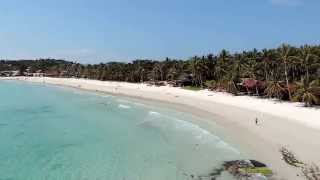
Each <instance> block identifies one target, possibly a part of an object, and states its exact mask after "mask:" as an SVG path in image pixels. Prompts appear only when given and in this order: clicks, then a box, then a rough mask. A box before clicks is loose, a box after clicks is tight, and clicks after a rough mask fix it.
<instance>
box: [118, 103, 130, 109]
mask: <svg viewBox="0 0 320 180" xmlns="http://www.w3.org/2000/svg"><path fill="white" fill-rule="evenodd" d="M118 107H119V108H122V109H131V106H128V105H124V104H119V105H118Z"/></svg>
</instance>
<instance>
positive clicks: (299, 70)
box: [0, 44, 320, 106]
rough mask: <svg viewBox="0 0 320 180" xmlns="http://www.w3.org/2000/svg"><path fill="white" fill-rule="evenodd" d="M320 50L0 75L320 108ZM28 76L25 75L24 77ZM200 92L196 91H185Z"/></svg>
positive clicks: (50, 63) (10, 66)
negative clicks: (155, 86) (211, 93)
mask: <svg viewBox="0 0 320 180" xmlns="http://www.w3.org/2000/svg"><path fill="white" fill-rule="evenodd" d="M319 57H320V46H319V45H314V46H309V45H304V46H301V47H293V46H290V45H287V44H283V45H281V46H280V47H278V48H275V49H263V50H261V51H259V50H257V49H253V50H251V51H243V52H241V53H240V52H237V53H233V54H232V53H230V52H228V51H227V50H222V51H221V52H220V53H218V54H216V55H214V54H208V55H204V56H194V57H192V58H190V59H188V60H179V59H169V58H166V59H165V60H163V61H157V60H134V61H132V62H129V63H125V62H108V63H100V64H80V63H76V62H68V61H64V60H55V59H40V60H22V61H8V60H2V61H0V71H7V70H16V71H17V70H18V71H20V72H21V73H24V74H27V75H30V73H34V72H39V70H41V72H43V73H46V74H47V75H49V76H53V77H75V78H89V79H97V80H102V81H107V80H108V81H126V82H147V81H150V82H157V81H170V82H171V83H173V84H174V85H176V86H194V87H201V88H202V87H206V88H209V89H211V90H215V91H225V92H230V93H232V94H234V95H241V94H247V95H254V96H261V97H268V98H278V99H280V100H288V101H300V102H304V103H305V105H306V106H313V105H320V100H319V99H320V83H319V82H320V58H319ZM25 72H27V73H25ZM186 88H187V89H192V90H196V89H197V88H191V87H186Z"/></svg>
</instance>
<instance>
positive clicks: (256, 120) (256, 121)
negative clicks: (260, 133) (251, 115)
mask: <svg viewBox="0 0 320 180" xmlns="http://www.w3.org/2000/svg"><path fill="white" fill-rule="evenodd" d="M255 123H256V125H258V123H259V122H258V118H257V117H256V119H255Z"/></svg>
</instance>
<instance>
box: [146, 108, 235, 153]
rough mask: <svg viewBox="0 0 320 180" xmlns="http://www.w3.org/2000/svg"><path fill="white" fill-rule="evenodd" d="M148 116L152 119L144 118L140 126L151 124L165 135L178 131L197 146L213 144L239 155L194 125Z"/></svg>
mask: <svg viewBox="0 0 320 180" xmlns="http://www.w3.org/2000/svg"><path fill="white" fill-rule="evenodd" d="M148 114H149V115H150V116H152V117H151V118H146V119H145V120H144V121H143V122H142V123H141V124H146V123H151V124H149V126H150V125H151V126H152V127H156V128H159V129H160V130H162V131H164V132H165V133H174V132H176V131H179V132H180V133H181V134H183V135H184V134H185V135H186V137H187V136H191V138H194V140H195V141H196V142H199V144H215V147H217V148H221V149H228V150H230V151H232V152H234V153H236V154H240V152H239V151H238V150H237V149H235V148H234V147H232V146H231V145H230V144H228V143H226V142H225V141H223V140H222V139H221V138H219V137H218V136H216V135H214V134H212V133H211V132H209V131H207V130H205V129H203V128H201V127H200V126H198V125H196V124H194V123H191V122H188V121H185V120H181V119H178V118H175V117H171V116H167V115H163V114H161V113H159V112H155V111H149V113H148ZM172 128H173V129H172ZM170 129H171V130H170Z"/></svg>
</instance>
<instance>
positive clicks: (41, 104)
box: [0, 81, 243, 180]
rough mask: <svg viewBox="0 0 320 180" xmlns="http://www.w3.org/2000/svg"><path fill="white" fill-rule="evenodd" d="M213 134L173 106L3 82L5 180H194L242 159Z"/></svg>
mask: <svg viewBox="0 0 320 180" xmlns="http://www.w3.org/2000/svg"><path fill="white" fill-rule="evenodd" d="M217 128H218V127H217ZM210 132H212V131H210ZM210 132H208V131H206V130H204V129H203V128H201V127H200V126H198V125H196V124H195V123H194V117H193V116H192V115H190V114H187V113H182V112H178V111H176V110H173V109H171V108H165V107H160V106H157V105H154V106H153V105H150V104H148V105H145V104H143V103H141V102H139V101H138V100H132V99H129V98H125V97H117V96H111V95H106V94H96V93H93V92H86V91H81V90H75V89H70V88H61V87H53V86H46V85H37V84H29V83H23V82H15V81H0V180H189V179H192V176H194V177H197V176H205V175H208V174H209V173H210V172H211V171H212V170H213V169H215V168H217V167H219V166H220V165H221V163H222V162H223V161H226V160H234V159H240V158H242V157H243V155H242V153H240V152H239V151H238V150H237V149H236V148H235V147H234V146H233V145H230V144H228V143H226V142H225V141H224V140H223V138H221V137H218V136H217V135H216V134H214V133H210ZM194 179H196V178H194ZM203 179H205V178H203ZM221 179H232V178H231V177H230V176H229V175H225V176H224V177H222V178H221Z"/></svg>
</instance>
